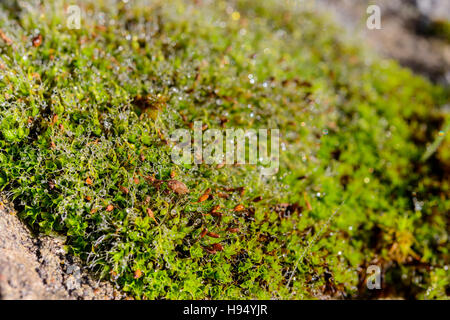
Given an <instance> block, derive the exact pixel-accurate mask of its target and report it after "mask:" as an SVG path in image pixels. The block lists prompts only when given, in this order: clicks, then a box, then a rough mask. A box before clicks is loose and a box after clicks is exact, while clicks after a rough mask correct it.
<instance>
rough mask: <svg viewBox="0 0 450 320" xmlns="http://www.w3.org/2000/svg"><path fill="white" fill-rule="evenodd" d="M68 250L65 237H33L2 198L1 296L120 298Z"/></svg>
mask: <svg viewBox="0 0 450 320" xmlns="http://www.w3.org/2000/svg"><path fill="white" fill-rule="evenodd" d="M81 265H82V264H81V263H79V262H78V261H74V260H73V258H72V257H71V256H70V255H68V254H66V252H65V251H64V240H62V239H57V238H50V237H46V236H38V237H36V236H33V235H32V233H31V232H30V231H29V230H28V229H27V228H26V227H25V226H24V224H23V223H22V222H21V221H20V220H19V218H18V217H17V216H16V215H15V212H14V210H12V209H11V207H10V206H9V204H8V203H5V200H2V199H1V198H0V299H6V300H9V299H20V300H22V299H27V300H36V299H83V300H84V299H87V300H92V299H120V298H122V297H121V294H120V293H119V292H118V291H117V290H115V289H114V287H113V286H112V284H110V283H107V282H103V281H98V280H95V277H93V276H92V275H91V274H89V273H88V272H87V271H85V270H83V269H82V268H81V267H80V266H81Z"/></svg>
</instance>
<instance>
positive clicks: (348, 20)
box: [315, 0, 450, 85]
mask: <svg viewBox="0 0 450 320" xmlns="http://www.w3.org/2000/svg"><path fill="white" fill-rule="evenodd" d="M315 1H317V2H316V4H317V6H316V7H317V8H318V9H319V10H321V11H324V12H327V13H331V14H332V15H334V16H335V17H336V18H337V21H338V22H339V23H340V24H341V25H343V26H344V27H346V29H348V31H349V34H351V35H352V36H355V37H359V38H363V40H364V41H366V42H367V43H368V44H369V45H370V46H371V47H372V48H374V49H375V50H376V51H378V52H379V53H381V54H382V55H384V56H386V57H388V58H392V59H395V60H397V61H398V62H399V63H400V64H401V65H403V66H405V67H408V68H410V69H412V70H413V71H414V72H417V73H419V74H422V75H424V76H426V77H428V78H430V79H431V80H432V81H434V82H437V83H440V84H443V85H449V84H450V43H449V42H448V41H446V40H445V39H441V38H439V37H436V36H432V35H430V34H427V32H426V28H427V26H428V25H429V24H430V22H435V21H447V22H449V21H450V1H449V0H315ZM369 4H374V5H378V6H379V7H380V9H381V29H380V30H377V29H374V30H369V29H368V28H367V26H366V20H367V18H368V16H369V15H368V14H367V8H368V6H369Z"/></svg>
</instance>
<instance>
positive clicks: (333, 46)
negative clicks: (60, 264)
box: [0, 0, 450, 299]
mask: <svg viewBox="0 0 450 320" xmlns="http://www.w3.org/2000/svg"><path fill="white" fill-rule="evenodd" d="M11 3H12V4H3V7H4V8H3V9H4V10H3V11H2V15H3V18H4V19H1V20H0V21H1V22H0V29H1V30H2V31H3V32H4V36H5V37H8V38H10V40H11V43H9V44H8V43H7V41H4V40H3V41H2V40H0V54H1V57H0V64H1V68H0V90H1V92H2V94H1V96H0V165H1V171H0V190H3V192H4V194H6V195H7V196H9V197H10V198H12V199H14V201H15V204H16V207H17V209H18V210H19V212H20V215H21V216H22V217H23V219H24V220H25V221H27V222H28V223H29V224H30V226H32V227H33V228H36V229H37V230H39V231H41V232H45V233H51V232H55V231H56V232H60V233H63V234H65V235H67V248H68V250H69V251H70V252H71V253H73V254H75V255H77V256H80V257H81V258H82V259H83V261H84V262H85V263H86V266H88V267H89V268H92V270H94V271H95V272H97V273H98V274H99V275H100V276H102V277H106V278H109V279H111V281H114V282H116V283H117V284H119V285H120V287H121V288H122V289H123V290H124V291H125V292H128V293H129V294H130V295H131V296H134V297H136V298H146V299H153V298H169V299H204V298H213V299H217V298H227V299H238V298H258V299H269V298H284V299H300V298H311V297H318V296H321V295H323V294H325V295H335V296H338V297H366V296H373V295H376V294H378V295H401V296H405V297H418V298H425V297H434V298H442V297H445V295H446V290H448V281H447V280H446V279H448V276H449V273H448V269H447V270H446V268H447V267H446V264H447V265H448V257H449V256H448V219H447V217H446V214H447V213H448V211H449V209H450V201H449V200H448V193H449V182H448V181H449V180H448V166H449V162H448V159H449V157H448V146H449V140H448V139H443V141H442V142H441V144H440V146H439V147H438V148H437V149H436V151H435V152H434V153H432V154H431V155H429V156H427V157H428V159H427V160H426V162H421V160H420V159H421V158H422V156H423V154H424V153H425V152H426V148H427V146H428V144H430V143H431V142H432V141H434V140H435V138H436V136H437V135H438V131H439V130H440V128H441V127H443V123H444V115H443V113H442V112H441V111H440V106H441V105H442V104H444V103H445V102H447V101H448V96H447V94H446V92H444V90H443V89H440V88H437V87H434V86H433V85H431V84H430V83H428V82H426V81H425V80H423V79H422V78H419V77H416V76H413V75H412V74H411V73H410V72H409V71H406V70H404V69H401V68H400V67H399V66H397V65H396V64H395V63H393V62H387V61H382V60H379V59H377V58H373V57H370V56H368V55H367V54H365V53H364V52H362V50H361V49H359V48H357V47H355V46H353V45H349V44H347V43H346V42H345V41H343V40H342V39H341V37H340V36H339V34H340V33H341V32H340V30H339V29H336V27H335V26H334V25H333V24H331V23H329V22H327V21H326V20H324V19H323V18H321V17H319V16H317V15H316V14H315V13H313V12H308V11H303V10H301V9H300V8H295V7H292V6H290V5H284V4H281V3H278V4H277V1H272V0H266V1H250V0H239V1H215V2H214V3H213V4H200V3H197V4H194V3H191V2H189V1H186V2H182V1H176V0H173V1H166V0H165V1H154V2H152V5H151V6H145V7H141V6H140V5H138V4H132V3H131V2H130V3H128V4H124V3H123V2H121V1H119V2H118V3H117V6H110V5H107V4H106V3H104V4H103V3H102V1H92V2H91V1H83V4H82V6H81V8H82V11H83V12H90V13H91V14H90V15H87V16H85V17H84V18H83V19H82V25H81V29H79V30H70V29H68V28H66V26H65V15H64V14H62V12H63V11H62V10H63V9H62V8H59V9H58V8H53V9H52V8H51V7H52V5H53V2H51V1H50V2H49V1H46V2H45V5H44V4H43V5H42V7H34V8H33V7H31V8H32V9H31V10H28V9H24V8H22V9H20V6H19V4H18V3H16V2H15V1H11ZM21 3H22V2H21ZM115 9H117V10H115ZM101 12H103V13H104V16H105V17H106V20H105V21H106V22H105V23H104V25H99V23H100V22H101V19H100V18H101V17H100V16H98V14H99V13H101ZM237 13H239V14H237ZM113 21H114V23H113ZM140 21H141V22H142V21H145V23H144V24H142V23H141V24H139V22H140ZM37 33H39V34H41V36H42V43H41V44H40V45H38V46H33V39H34V38H35V37H36V35H37ZM249 76H250V77H249ZM252 79H253V80H252ZM250 80H252V81H250ZM194 121H203V123H205V124H207V125H208V127H209V128H224V129H226V128H244V129H246V128H254V129H257V128H275V127H276V128H279V129H280V131H281V137H282V146H283V148H282V150H283V151H282V152H281V159H280V171H279V173H278V174H277V175H276V176H273V177H270V178H268V179H264V178H262V177H261V176H260V173H259V170H258V168H257V167H255V166H249V165H244V166H225V167H223V168H221V169H217V168H216V167H214V166H208V165H205V164H202V165H186V166H177V165H175V164H174V163H173V162H172V161H171V159H170V152H171V146H170V144H168V143H167V140H168V137H169V135H170V133H171V132H173V130H175V129H176V128H188V127H189V125H190V124H192V123H193V122H194ZM441 135H442V134H441ZM447 136H448V135H447ZM174 175H175V176H174ZM171 179H176V180H178V181H182V182H183V183H184V184H185V185H186V186H187V187H188V188H189V190H190V192H189V194H186V195H178V194H176V193H174V192H173V191H172V190H171V189H170V188H169V186H168V181H169V180H171ZM209 188H210V189H211V191H210V195H211V196H210V197H209V199H208V200H206V201H204V202H198V201H197V200H198V199H199V197H200V196H201V195H203V194H204V193H205V191H206V190H207V189H209ZM259 197H260V198H259ZM255 199H258V200H260V199H261V201H255ZM238 204H242V205H243V207H244V208H245V209H244V210H242V211H235V210H234V208H235V206H236V205H238ZM216 205H220V207H221V209H220V211H221V213H222V217H221V218H220V219H219V218H218V217H215V216H213V215H210V214H208V213H209V212H210V211H211V209H212V208H213V207H214V206H216ZM286 208H287V209H286ZM147 209H150V210H152V212H153V216H154V219H153V218H152V217H151V216H149V215H148V214H147V212H148V211H147ZM229 228H238V229H239V231H238V232H231V231H230V230H229ZM205 229H207V230H208V231H210V232H213V233H216V234H218V235H219V238H215V237H209V236H203V233H204V230H205ZM216 243H219V244H220V245H221V246H222V247H223V250H220V246H216V247H215V248H216V250H214V244H216ZM218 248H219V249H218ZM371 264H377V265H379V266H381V267H382V270H383V274H384V280H385V281H384V283H383V286H384V290H383V291H381V293H380V292H378V293H373V292H367V291H366V289H365V285H364V283H363V281H364V277H365V268H366V267H367V266H369V265H371ZM431 267H432V268H434V270H435V271H434V272H432V273H431V274H430V273H429V272H428V270H429V268H431ZM290 278H291V279H292V281H289V279H290ZM427 290H428V291H427Z"/></svg>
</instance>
